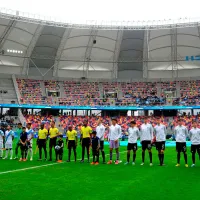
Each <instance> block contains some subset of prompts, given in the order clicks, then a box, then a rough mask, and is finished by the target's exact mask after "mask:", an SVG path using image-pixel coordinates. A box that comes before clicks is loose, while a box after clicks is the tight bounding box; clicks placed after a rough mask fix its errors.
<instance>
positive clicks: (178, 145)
mask: <svg viewBox="0 0 200 200" xmlns="http://www.w3.org/2000/svg"><path fill="white" fill-rule="evenodd" d="M176 151H177V152H186V151H187V148H186V142H176Z"/></svg>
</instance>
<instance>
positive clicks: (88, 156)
mask: <svg viewBox="0 0 200 200" xmlns="http://www.w3.org/2000/svg"><path fill="white" fill-rule="evenodd" d="M87 158H88V161H89V160H90V147H87Z"/></svg>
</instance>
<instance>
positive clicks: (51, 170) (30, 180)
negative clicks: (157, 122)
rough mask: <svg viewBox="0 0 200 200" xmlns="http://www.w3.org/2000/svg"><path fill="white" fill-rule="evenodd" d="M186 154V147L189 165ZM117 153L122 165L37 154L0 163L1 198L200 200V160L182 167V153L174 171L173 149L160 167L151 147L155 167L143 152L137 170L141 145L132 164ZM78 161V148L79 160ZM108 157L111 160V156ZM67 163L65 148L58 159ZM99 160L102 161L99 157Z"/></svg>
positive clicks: (9, 199) (174, 157) (168, 151)
mask: <svg viewBox="0 0 200 200" xmlns="http://www.w3.org/2000/svg"><path fill="white" fill-rule="evenodd" d="M34 143H35V141H34ZM34 150H35V148H34ZM189 150H190V149H189V147H188V163H189V166H190V165H191V154H190V151H189ZM105 152H106V154H107V156H106V158H107V159H106V160H108V159H109V156H108V153H109V150H108V146H105ZM120 152H121V153H120V159H121V160H122V163H120V164H119V165H114V164H112V165H103V164H100V165H98V166H91V165H90V164H88V163H82V164H81V163H79V161H77V162H76V163H74V162H73V161H72V162H71V163H66V162H63V163H55V162H48V161H37V159H38V155H37V154H36V155H34V160H33V161H32V162H31V161H27V162H19V161H16V160H0V200H14V199H17V200H18V199H24V200H32V199H33V200H50V199H54V200H57V199H75V200H79V199H80V200H90V199H94V200H98V199H99V200H103V199H116V200H117V199H136V198H137V199H139V200H143V199H144V200H146V199H148V200H153V199H154V200H155V199H158V200H159V199H164V200H168V199H170V200H173V199H192V200H195V199H199V187H200V161H199V159H198V156H196V165H197V166H196V167H195V168H191V167H189V168H185V166H184V161H183V155H181V166H180V167H178V168H177V167H175V164H176V152H175V148H174V147H167V148H166V151H165V164H166V165H165V166H163V167H160V166H158V164H159V163H158V156H157V152H156V150H155V148H153V164H154V165H153V166H152V167H150V166H149V158H148V153H147V152H146V159H145V160H146V162H145V165H144V166H140V163H141V147H139V149H138V152H137V158H136V165H135V166H132V165H131V164H130V165H128V166H124V162H125V161H126V147H121V148H120ZM43 155H44V154H43ZM80 157H81V148H80V146H79V147H78V158H80ZM113 158H114V159H115V155H113ZM131 158H132V155H131ZM66 159H67V150H66V148H65V151H64V159H63V160H64V161H65V160H66ZM72 160H73V152H72ZM100 161H102V158H101V156H100ZM100 163H101V162H100Z"/></svg>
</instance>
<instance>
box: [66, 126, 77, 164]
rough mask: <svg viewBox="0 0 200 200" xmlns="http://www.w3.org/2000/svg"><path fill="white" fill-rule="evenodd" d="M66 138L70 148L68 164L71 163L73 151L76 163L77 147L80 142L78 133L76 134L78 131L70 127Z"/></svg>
mask: <svg viewBox="0 0 200 200" xmlns="http://www.w3.org/2000/svg"><path fill="white" fill-rule="evenodd" d="M66 136H67V138H66V144H67V148H68V160H67V162H70V157H71V151H72V149H73V151H74V161H75V162H76V147H77V142H78V138H77V132H76V130H74V129H72V126H69V127H68V131H67V133H66Z"/></svg>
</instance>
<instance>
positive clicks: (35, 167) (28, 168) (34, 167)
mask: <svg viewBox="0 0 200 200" xmlns="http://www.w3.org/2000/svg"><path fill="white" fill-rule="evenodd" d="M125 152H127V151H122V152H120V153H125ZM113 154H116V153H113ZM108 155H110V154H106V155H105V156H108ZM90 158H92V157H90ZM78 160H81V159H78ZM78 160H77V161H78ZM72 161H74V160H72ZM63 163H66V162H62V163H50V164H46V165H38V166H33V167H26V168H22V169H14V170H9V171H5V172H0V175H2V174H9V173H14V172H20V171H27V170H31V169H37V168H41V167H48V166H52V165H59V164H63Z"/></svg>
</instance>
